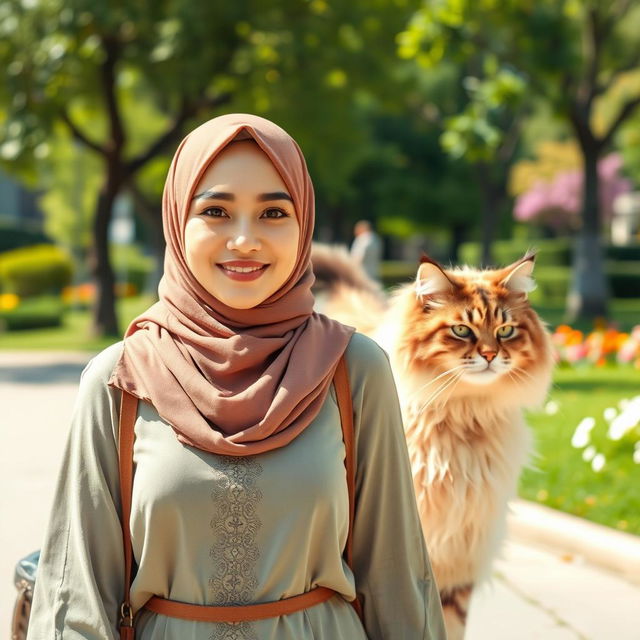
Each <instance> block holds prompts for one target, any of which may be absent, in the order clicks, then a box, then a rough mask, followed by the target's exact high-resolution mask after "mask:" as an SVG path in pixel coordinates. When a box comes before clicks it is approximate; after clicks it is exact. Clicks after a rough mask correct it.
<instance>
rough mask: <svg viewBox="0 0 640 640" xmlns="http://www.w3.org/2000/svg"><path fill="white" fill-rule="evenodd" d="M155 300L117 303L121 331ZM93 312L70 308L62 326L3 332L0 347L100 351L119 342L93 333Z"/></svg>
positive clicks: (134, 300) (142, 299)
mask: <svg viewBox="0 0 640 640" xmlns="http://www.w3.org/2000/svg"><path fill="white" fill-rule="evenodd" d="M152 303H153V299H152V297H151V296H137V297H133V298H121V299H119V300H118V301H117V303H116V313H117V314H118V321H119V323H120V331H121V333H123V334H124V331H125V329H126V327H127V324H128V323H129V322H130V321H131V320H132V319H133V318H135V316H136V315H138V314H139V313H140V312H142V311H144V310H145V309H146V308H148V307H149V305H151V304H152ZM90 329H91V314H90V311H80V310H77V311H67V313H65V315H64V320H63V325H62V326H61V327H51V328H46V329H25V330H22V331H7V332H4V333H0V349H61V350H72V351H93V352H96V353H97V352H98V351H101V350H102V349H104V348H105V347H108V346H109V345H110V344H113V343H114V342H116V341H117V338H99V339H96V338H93V337H92V336H91V331H90Z"/></svg>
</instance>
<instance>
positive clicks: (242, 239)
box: [227, 225, 260, 253]
mask: <svg viewBox="0 0 640 640" xmlns="http://www.w3.org/2000/svg"><path fill="white" fill-rule="evenodd" d="M227 249H229V251H233V250H234V249H235V250H236V251H241V252H242V253H247V252H249V251H257V250H258V249H260V240H259V239H258V237H257V235H256V234H255V233H254V231H253V230H252V229H251V226H250V225H239V226H238V228H237V229H234V231H233V232H232V233H231V235H230V237H229V239H228V240H227Z"/></svg>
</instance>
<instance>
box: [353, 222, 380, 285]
mask: <svg viewBox="0 0 640 640" xmlns="http://www.w3.org/2000/svg"><path fill="white" fill-rule="evenodd" d="M353 234H354V236H355V238H354V240H353V244H352V245H351V257H352V258H353V259H354V260H355V261H356V262H357V263H358V264H359V265H361V266H362V268H363V269H364V270H365V272H366V274H367V275H368V276H369V277H370V278H371V279H372V280H376V281H378V280H380V262H381V260H382V241H381V240H380V237H379V236H378V234H377V233H376V232H375V231H374V230H373V227H372V225H371V222H369V221H368V220H359V221H358V222H356V224H355V226H354V227H353Z"/></svg>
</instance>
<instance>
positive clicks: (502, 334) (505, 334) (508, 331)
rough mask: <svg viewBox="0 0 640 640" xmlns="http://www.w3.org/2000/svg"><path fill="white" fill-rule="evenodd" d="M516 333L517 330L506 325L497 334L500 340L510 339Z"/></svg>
mask: <svg viewBox="0 0 640 640" xmlns="http://www.w3.org/2000/svg"><path fill="white" fill-rule="evenodd" d="M514 331H515V328H514V327H512V326H511V325H505V326H504V327H500V328H499V329H498V331H497V333H498V337H499V338H510V337H511V336H512V335H513V332H514Z"/></svg>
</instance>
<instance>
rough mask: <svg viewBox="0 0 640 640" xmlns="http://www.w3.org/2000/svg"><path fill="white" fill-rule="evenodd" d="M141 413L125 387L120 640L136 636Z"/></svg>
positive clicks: (120, 464)
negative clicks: (135, 498)
mask: <svg viewBox="0 0 640 640" xmlns="http://www.w3.org/2000/svg"><path fill="white" fill-rule="evenodd" d="M137 413H138V398H136V397H135V396H133V395H131V394H130V393H127V392H126V391H124V390H123V391H122V400H121V403H120V427H119V434H118V468H119V471H120V503H121V505H122V544H123V547H124V597H123V599H122V605H121V606H120V621H119V623H118V625H119V628H120V640H133V639H134V628H133V612H132V610H131V601H130V592H131V568H132V564H133V551H132V548H131V530H130V528H129V521H130V517H131V493H132V488H133V441H134V438H135V431H134V427H135V422H136V416H137Z"/></svg>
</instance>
